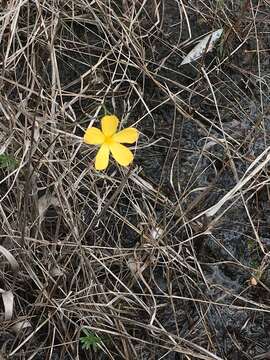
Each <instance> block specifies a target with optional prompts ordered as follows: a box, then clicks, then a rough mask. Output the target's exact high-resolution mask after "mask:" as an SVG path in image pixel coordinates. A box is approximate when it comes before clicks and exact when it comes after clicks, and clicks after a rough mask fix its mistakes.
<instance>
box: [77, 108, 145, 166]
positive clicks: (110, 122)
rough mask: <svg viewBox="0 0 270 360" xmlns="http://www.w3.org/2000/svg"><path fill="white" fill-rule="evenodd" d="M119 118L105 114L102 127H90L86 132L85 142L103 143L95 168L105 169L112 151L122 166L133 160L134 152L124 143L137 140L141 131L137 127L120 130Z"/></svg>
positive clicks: (91, 143)
mask: <svg viewBox="0 0 270 360" xmlns="http://www.w3.org/2000/svg"><path fill="white" fill-rule="evenodd" d="M118 124H119V120H118V118H117V116H115V115H105V116H103V118H102V119H101V129H102V130H100V129H98V128H96V127H91V128H88V129H87V130H86V132H85V134H84V138H83V140H84V142H85V143H86V144H90V145H101V146H100V149H99V150H98V153H97V156H96V160H95V168H96V169H97V170H104V169H106V168H107V166H108V163H109V156H110V152H111V153H112V156H113V157H114V159H115V160H116V161H117V162H118V163H119V164H120V165H122V166H128V165H129V164H130V163H131V162H132V161H133V154H132V152H131V151H130V150H129V149H128V148H127V147H126V146H124V145H122V143H126V144H133V143H134V142H135V141H137V139H138V137H139V133H138V131H137V130H136V129H135V128H132V127H130V128H126V129H124V130H121V131H119V132H116V131H117V127H118Z"/></svg>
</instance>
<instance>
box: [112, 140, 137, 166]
mask: <svg viewBox="0 0 270 360" xmlns="http://www.w3.org/2000/svg"><path fill="white" fill-rule="evenodd" d="M109 147H110V150H111V152H112V156H113V157H114V158H115V160H116V161H117V162H118V163H119V164H120V165H122V166H128V165H129V164H130V163H131V162H132V160H133V157H134V156H133V154H132V152H131V151H130V150H129V149H128V148H127V147H126V146H124V145H122V144H119V143H117V142H113V143H112V144H110V145H109Z"/></svg>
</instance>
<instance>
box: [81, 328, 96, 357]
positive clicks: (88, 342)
mask: <svg viewBox="0 0 270 360" xmlns="http://www.w3.org/2000/svg"><path fill="white" fill-rule="evenodd" d="M82 331H83V333H84V334H85V335H86V336H82V337H80V341H81V344H82V349H84V350H90V349H92V350H94V352H96V351H97V349H98V345H99V344H101V338H100V337H99V336H96V335H95V334H94V333H92V332H91V331H89V330H88V329H82Z"/></svg>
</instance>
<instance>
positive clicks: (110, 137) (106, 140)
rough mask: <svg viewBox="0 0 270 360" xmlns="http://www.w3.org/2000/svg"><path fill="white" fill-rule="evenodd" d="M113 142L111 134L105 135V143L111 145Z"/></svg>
mask: <svg viewBox="0 0 270 360" xmlns="http://www.w3.org/2000/svg"><path fill="white" fill-rule="evenodd" d="M112 142H113V139H112V136H105V141H104V143H105V144H107V145H111V144H112Z"/></svg>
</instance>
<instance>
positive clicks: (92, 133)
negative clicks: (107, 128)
mask: <svg viewBox="0 0 270 360" xmlns="http://www.w3.org/2000/svg"><path fill="white" fill-rule="evenodd" d="M83 141H84V142H85V143H86V144H89V145H100V144H103V143H104V141H105V136H104V135H103V134H102V131H101V130H99V129H98V128H96V127H91V128H88V129H87V130H86V132H85V134H84V137H83Z"/></svg>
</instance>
